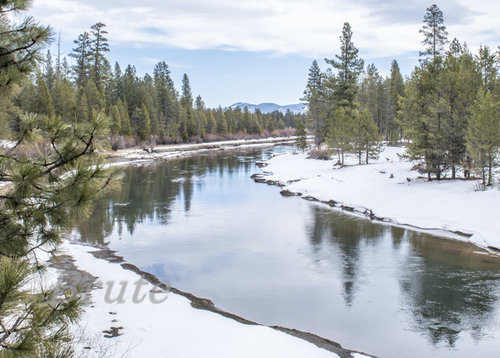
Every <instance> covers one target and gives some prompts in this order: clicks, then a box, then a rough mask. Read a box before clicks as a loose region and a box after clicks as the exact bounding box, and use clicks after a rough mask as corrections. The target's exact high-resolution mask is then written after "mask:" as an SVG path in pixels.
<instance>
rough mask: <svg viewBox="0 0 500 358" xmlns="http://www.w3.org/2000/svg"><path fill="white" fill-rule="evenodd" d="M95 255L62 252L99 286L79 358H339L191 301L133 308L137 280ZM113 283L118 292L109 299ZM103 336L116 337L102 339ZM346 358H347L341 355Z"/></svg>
mask: <svg viewBox="0 0 500 358" xmlns="http://www.w3.org/2000/svg"><path fill="white" fill-rule="evenodd" d="M95 250H96V249H95V248H93V247H87V246H81V245H75V244H71V243H69V242H66V243H65V244H64V245H63V247H62V251H63V252H64V253H66V254H67V255H70V256H72V257H73V258H74V260H75V262H74V265H75V266H76V267H78V269H80V270H83V271H85V272H87V273H90V274H91V275H93V276H95V277H96V278H97V280H98V281H97V282H98V285H99V286H101V288H100V289H94V290H93V291H91V306H90V307H87V309H86V313H85V314H84V317H83V319H82V321H81V322H80V327H81V328H80V329H77V332H83V335H85V336H86V337H91V339H90V340H89V339H83V340H82V341H81V342H80V343H78V344H77V349H79V352H78V353H79V354H80V355H81V356H89V357H97V356H102V353H103V351H106V353H107V354H106V356H110V357H122V356H130V357H174V358H180V357H214V358H215V357H217V358H222V357H273V358H274V357H339V355H337V354H335V353H333V352H330V351H328V350H325V349H322V348H318V347H317V346H316V345H314V344H312V343H309V342H307V341H305V340H302V339H299V338H296V337H294V336H292V335H289V334H286V333H283V332H280V331H278V330H275V329H272V328H270V327H265V326H260V325H252V324H242V323H239V322H237V321H236V320H233V319H230V318H226V317H224V316H222V315H219V314H217V313H214V312H211V311H207V310H200V309H195V308H193V307H192V306H191V304H190V301H189V300H188V299H187V298H185V297H183V296H181V295H178V294H175V293H172V292H170V293H169V294H168V296H167V299H166V300H165V301H163V302H162V303H154V302H153V301H152V300H151V299H150V298H149V297H148V296H147V297H146V298H145V299H144V300H143V301H142V302H141V303H134V294H135V292H136V287H137V286H136V285H134V284H135V283H136V282H137V281H138V278H139V276H138V275H137V274H136V273H134V272H132V271H129V270H125V269H123V268H122V266H121V265H120V264H118V263H111V262H108V261H106V260H101V259H97V258H96V257H94V256H93V255H92V254H91V253H90V252H91V251H95ZM110 282H113V283H114V286H113V289H112V290H111V291H110V292H111V295H109V296H108V299H106V291H107V289H108V288H109V287H110V286H109V283H110ZM122 282H125V283H126V286H125V287H126V289H125V291H124V295H123V300H122V302H121V303H116V302H115V303H109V298H111V299H117V298H118V296H119V291H120V289H121V287H122V286H121V285H122ZM153 289H155V286H153V285H152V284H150V283H146V282H144V285H143V286H141V290H140V294H139V295H136V297H135V300H137V298H138V297H139V298H142V297H143V296H146V295H149V292H150V291H151V290H153ZM162 298H164V296H159V297H158V301H161V300H162ZM107 301H108V302H107ZM103 331H107V334H108V335H115V334H114V333H117V334H118V336H116V337H114V338H103V334H104V333H103ZM92 337H95V338H92ZM346 352H347V353H346ZM352 354H355V353H354V352H352ZM342 355H343V356H344V357H347V356H348V355H349V352H348V351H346V350H343V354H342Z"/></svg>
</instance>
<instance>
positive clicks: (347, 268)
mask: <svg viewBox="0 0 500 358" xmlns="http://www.w3.org/2000/svg"><path fill="white" fill-rule="evenodd" d="M287 149H289V148H288V147H285V146H277V147H268V148H253V149H245V150H243V149H239V150H230V151H217V152H207V153H203V154H200V155H197V156H193V157H189V158H184V159H179V160H172V161H168V162H159V163H155V164H152V165H147V166H140V167H130V168H126V169H125V170H124V178H123V189H122V191H121V193H119V194H118V195H115V196H114V197H111V198H106V199H103V200H100V201H99V202H98V203H96V208H95V210H94V213H93V215H92V216H91V218H90V219H89V220H88V221H86V222H84V223H81V224H80V225H79V226H78V228H77V232H78V233H79V234H80V236H81V240H83V241H86V242H92V243H100V244H106V245H108V246H109V247H110V248H111V249H113V250H116V251H117V252H118V254H119V255H121V256H123V257H125V259H126V260H127V261H128V262H131V263H133V264H135V265H137V266H138V267H139V268H141V269H142V270H144V271H148V272H151V273H153V274H155V275H157V276H158V277H159V278H160V279H162V280H165V281H167V282H169V283H170V284H171V285H172V286H174V287H176V288H179V289H181V290H183V291H188V292H191V293H193V294H195V295H196V296H199V297H205V298H209V299H211V300H212V301H213V302H214V303H215V305H216V306H218V307H219V308H221V309H224V310H226V311H229V312H231V313H234V314H237V315H240V316H242V317H245V318H247V319H249V320H253V321H257V322H259V323H262V324H267V325H281V326H286V327H290V328H296V329H299V330H302V331H309V332H312V333H315V334H318V335H320V336H323V337H326V338H328V339H331V340H334V341H337V342H339V343H341V344H342V345H343V346H344V347H346V348H350V349H354V350H359V351H365V352H367V353H370V354H374V355H377V356H379V357H381V358H382V357H395V358H396V357H398V358H399V357H418V358H421V357H454V358H456V357H467V358H470V357H498V356H500V343H499V342H500V302H499V300H500V259H499V258H498V257H491V256H488V255H486V254H485V253H484V252H482V251H481V250H479V249H477V248H476V247H474V246H472V245H468V244H465V243H461V242H457V241H452V240H448V239H442V238H437V237H434V236H431V235H429V234H426V233H419V232H415V231H412V230H408V229H404V228H397V227H392V226H387V225H382V224H377V223H372V222H370V221H369V220H367V219H363V218H357V217H354V216H352V215H348V214H344V213H342V212H339V211H337V210H334V209H331V208H329V207H327V206H326V205H323V204H318V203H313V202H309V201H306V200H302V199H300V198H298V197H282V196H281V195H280V194H279V191H280V190H279V188H277V187H273V186H268V185H265V184H257V183H254V182H253V180H251V179H250V176H251V175H252V174H253V173H258V172H260V170H259V168H257V167H256V165H255V163H256V161H260V160H265V159H267V158H269V157H270V156H271V155H272V154H273V153H277V152H280V151H283V150H287ZM332 199H335V198H332ZM165 319H166V320H167V321H168V317H165Z"/></svg>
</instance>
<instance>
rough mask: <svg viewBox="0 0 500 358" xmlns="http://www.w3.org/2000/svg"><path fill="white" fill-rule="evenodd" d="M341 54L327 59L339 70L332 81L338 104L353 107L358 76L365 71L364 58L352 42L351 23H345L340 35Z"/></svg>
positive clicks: (334, 95) (327, 61)
mask: <svg viewBox="0 0 500 358" xmlns="http://www.w3.org/2000/svg"><path fill="white" fill-rule="evenodd" d="M340 43H341V46H340V55H335V58H334V59H331V60H329V59H325V61H326V63H328V64H330V65H332V67H333V68H334V69H335V70H336V71H337V76H336V80H335V81H334V82H333V83H332V86H333V97H334V100H335V104H336V105H340V106H344V107H349V108H353V107H354V103H355V98H356V95H357V93H358V78H359V76H360V74H361V72H362V71H363V63H364V62H363V60H362V59H360V58H359V57H358V52H359V50H358V49H357V48H356V47H355V46H354V43H353V42H352V30H351V25H349V23H348V22H346V23H344V27H343V28H342V35H341V36H340Z"/></svg>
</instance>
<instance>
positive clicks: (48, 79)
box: [43, 50, 56, 90]
mask: <svg viewBox="0 0 500 358" xmlns="http://www.w3.org/2000/svg"><path fill="white" fill-rule="evenodd" d="M43 77H44V80H45V83H46V84H47V87H48V88H49V90H52V87H53V86H54V81H55V79H56V74H55V72H54V64H53V61H52V54H51V53H50V50H48V51H47V56H46V57H45V62H44V71H43Z"/></svg>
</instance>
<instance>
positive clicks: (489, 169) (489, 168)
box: [488, 159, 493, 186]
mask: <svg viewBox="0 0 500 358" xmlns="http://www.w3.org/2000/svg"><path fill="white" fill-rule="evenodd" d="M492 164H493V163H492V160H491V159H490V160H489V161H488V186H490V185H491V174H492V170H491V167H492Z"/></svg>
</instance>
